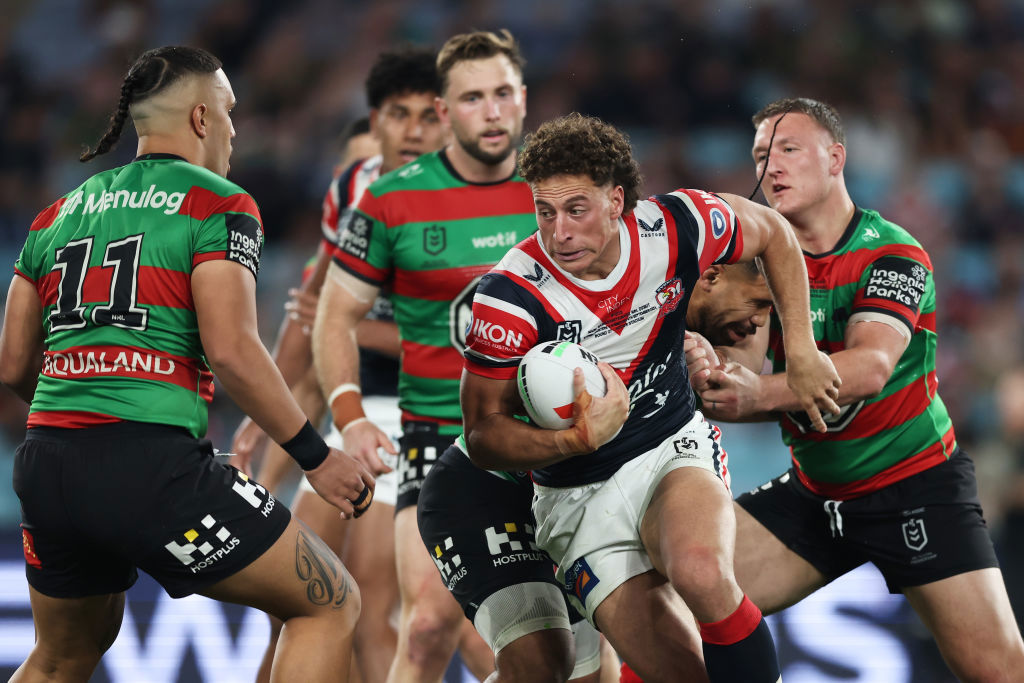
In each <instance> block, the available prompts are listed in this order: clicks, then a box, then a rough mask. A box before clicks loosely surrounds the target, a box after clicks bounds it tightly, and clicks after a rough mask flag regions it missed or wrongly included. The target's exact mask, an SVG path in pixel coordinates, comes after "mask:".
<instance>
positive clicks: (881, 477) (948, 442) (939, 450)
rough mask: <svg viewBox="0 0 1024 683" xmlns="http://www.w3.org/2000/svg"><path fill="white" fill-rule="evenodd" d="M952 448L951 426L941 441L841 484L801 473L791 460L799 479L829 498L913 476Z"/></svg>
mask: <svg viewBox="0 0 1024 683" xmlns="http://www.w3.org/2000/svg"><path fill="white" fill-rule="evenodd" d="M955 449H956V435H955V434H954V433H953V428H952V427H950V428H949V431H947V432H946V433H945V434H943V436H942V439H941V440H940V441H937V442H935V443H934V444H932V445H931V446H929V447H928V448H926V449H924V450H923V451H921V452H920V453H918V454H917V455H913V456H911V457H909V458H907V459H906V460H901V461H899V462H898V463H896V464H895V465H893V466H892V467H890V468H889V469H887V470H882V471H881V472H879V473H878V474H876V475H874V476H871V477H868V478H867V479H861V480H860V481H851V482H845V483H840V484H832V483H826V482H820V481H814V480H813V479H810V478H809V477H808V476H807V475H806V474H804V473H803V471H802V470H801V469H800V465H799V464H798V463H797V462H796V459H795V458H794V459H793V464H794V465H795V466H796V467H795V469H796V474H797V476H798V477H799V478H800V481H801V483H803V485H804V486H806V487H807V488H808V489H809V490H810V491H812V492H813V493H816V494H817V495H819V496H824V497H826V498H830V499H832V500H849V499H851V498H857V497H858V496H863V495H866V494H868V493H871V492H873V491H877V490H879V489H883V488H885V487H886V486H891V485H892V484H895V483H896V482H898V481H902V480H904V479H906V478H907V477H912V476H914V475H915V474H917V473H918V472H924V471H925V470H927V469H931V468H932V467H935V466H936V465H941V464H942V463H944V462H946V461H947V460H949V456H950V455H952V454H953V451H954V450H955Z"/></svg>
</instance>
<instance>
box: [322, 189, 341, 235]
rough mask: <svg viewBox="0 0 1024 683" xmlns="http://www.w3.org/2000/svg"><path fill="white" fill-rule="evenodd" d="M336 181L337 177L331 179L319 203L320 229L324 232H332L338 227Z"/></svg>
mask: <svg viewBox="0 0 1024 683" xmlns="http://www.w3.org/2000/svg"><path fill="white" fill-rule="evenodd" d="M337 182H338V181H337V178H335V179H334V180H333V181H331V185H330V187H328V188H327V194H325V195H324V201H323V204H322V205H321V215H320V229H321V230H322V231H323V232H324V234H328V233H334V232H335V231H336V230H337V229H338V197H337V190H338V185H337Z"/></svg>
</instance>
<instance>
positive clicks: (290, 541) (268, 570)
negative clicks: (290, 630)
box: [202, 517, 360, 624]
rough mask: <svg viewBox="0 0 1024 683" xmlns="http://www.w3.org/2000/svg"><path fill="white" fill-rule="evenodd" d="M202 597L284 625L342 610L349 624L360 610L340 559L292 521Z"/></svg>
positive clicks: (320, 541) (310, 533) (358, 600)
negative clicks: (258, 612)
mask: <svg viewBox="0 0 1024 683" xmlns="http://www.w3.org/2000/svg"><path fill="white" fill-rule="evenodd" d="M202 594H203V595H205V596H207V597H210V598H213V599H215V600H223V601H226V602H234V603H239V604H244V605H249V606H251V607H255V608H257V609H260V610H263V611H264V612H268V613H269V614H272V615H273V616H275V617H277V618H278V619H281V620H284V621H286V620H288V619H291V618H292V617H303V616H316V615H319V614H322V613H324V612H331V611H344V612H345V613H346V614H347V615H348V616H349V618H350V619H351V622H352V623H353V624H354V622H355V619H356V618H357V617H358V615H359V609H360V597H359V590H358V588H357V586H356V584H355V582H354V581H353V580H352V577H351V576H350V575H349V573H348V571H347V570H346V569H345V567H344V566H343V565H342V563H341V560H339V559H338V556H337V555H335V554H334V552H333V551H332V550H331V549H330V548H329V547H328V546H327V544H326V543H324V541H323V540H322V539H321V538H320V537H319V536H317V535H316V534H314V533H313V532H312V531H310V530H309V528H308V527H306V526H305V525H304V524H303V523H302V522H301V521H299V520H298V519H297V518H295V517H293V518H292V519H291V520H290V521H289V523H288V526H287V527H286V528H285V531H284V533H282V534H281V536H280V537H279V538H278V539H277V541H276V542H275V543H274V544H273V545H272V546H271V547H270V548H269V549H268V550H267V551H266V552H264V553H263V554H262V555H260V556H259V557H258V558H257V559H256V560H255V561H254V562H252V563H251V564H249V565H248V566H247V567H245V568H244V569H242V570H241V571H239V572H237V573H235V574H233V575H232V576H230V577H228V578H226V579H223V580H222V581H220V582H218V583H216V584H214V585H213V586H211V587H210V588H208V589H207V590H204V591H203V593H202Z"/></svg>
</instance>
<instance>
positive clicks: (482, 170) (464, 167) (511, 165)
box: [445, 142, 516, 183]
mask: <svg viewBox="0 0 1024 683" xmlns="http://www.w3.org/2000/svg"><path fill="white" fill-rule="evenodd" d="M445 154H446V155H447V156H448V161H449V163H451V165H452V168H454V169H455V172H456V173H458V174H459V176H460V177H461V178H462V179H463V180H465V181H468V182H470V183H496V182H498V181H501V180H505V179H506V178H511V177H512V174H513V173H515V171H516V155H515V153H514V152H513V153H512V154H509V155H508V158H506V159H505V160H503V161H502V162H501V163H498V164H486V163H484V162H482V161H480V160H479V159H477V158H475V157H473V156H470V155H469V154H468V153H467V152H466V150H464V149H463V148H462V146H461V145H459V143H458V142H453V143H452V144H450V145H448V146H447V147H445Z"/></svg>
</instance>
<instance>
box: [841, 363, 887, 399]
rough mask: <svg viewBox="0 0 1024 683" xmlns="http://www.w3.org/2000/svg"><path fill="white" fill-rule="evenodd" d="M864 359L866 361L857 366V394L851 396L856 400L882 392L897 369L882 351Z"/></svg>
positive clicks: (873, 396) (872, 396)
mask: <svg viewBox="0 0 1024 683" xmlns="http://www.w3.org/2000/svg"><path fill="white" fill-rule="evenodd" d="M864 360H865V362H864V363H862V364H861V365H860V366H859V367H858V368H857V378H858V380H857V383H856V387H857V391H856V393H857V396H854V397H851V398H852V399H853V400H854V401H860V400H864V399H871V398H875V397H876V396H878V395H879V394H881V393H882V390H883V389H885V385H886V384H888V383H889V378H890V377H892V373H893V370H894V369H895V366H894V365H893V364H892V363H891V362H889V359H888V358H887V357H886V356H885V354H882V353H879V354H875V355H874V357H871V358H866V359H864Z"/></svg>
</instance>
